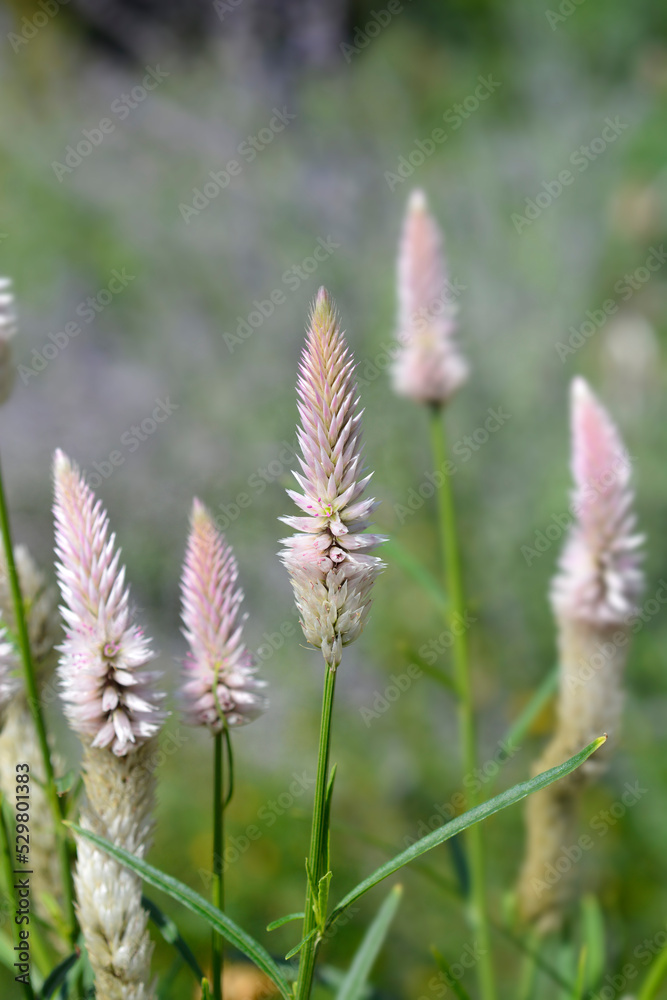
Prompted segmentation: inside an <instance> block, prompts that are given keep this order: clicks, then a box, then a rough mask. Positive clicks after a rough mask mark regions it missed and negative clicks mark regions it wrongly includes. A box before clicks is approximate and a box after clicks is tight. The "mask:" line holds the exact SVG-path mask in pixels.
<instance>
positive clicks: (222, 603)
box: [181, 500, 266, 733]
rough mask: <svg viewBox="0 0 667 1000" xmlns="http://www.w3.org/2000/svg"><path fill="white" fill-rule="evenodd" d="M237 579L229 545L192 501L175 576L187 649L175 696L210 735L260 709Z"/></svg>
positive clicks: (262, 703) (191, 720)
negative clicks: (183, 550) (180, 570)
mask: <svg viewBox="0 0 667 1000" xmlns="http://www.w3.org/2000/svg"><path fill="white" fill-rule="evenodd" d="M237 579H238V566H237V563H236V559H235V557H234V553H233V551H232V549H231V546H230V545H228V544H227V542H226V540H225V538H224V536H223V535H222V534H221V533H220V532H219V531H218V530H217V529H216V527H215V524H214V522H213V518H212V517H211V515H210V513H209V512H208V510H207V509H206V507H204V505H203V504H202V503H200V502H199V500H195V501H194V503H193V506H192V515H191V518H190V534H189V537H188V544H187V550H186V554H185V563H184V566H183V573H182V576H181V597H182V620H183V624H184V626H185V628H184V629H183V635H184V636H185V638H186V639H187V642H188V645H189V647H190V652H189V654H188V656H187V657H186V659H185V662H184V664H183V685H182V687H181V700H182V703H183V706H184V711H185V715H186V719H187V721H188V722H189V723H190V724H191V725H194V726H208V727H209V728H210V729H211V732H213V733H219V732H221V730H222V728H223V726H224V724H225V722H226V724H227V725H229V726H241V725H244V724H245V723H247V722H252V720H253V719H256V718H257V716H258V715H261V713H262V712H263V711H264V710H265V709H266V699H265V698H264V697H263V695H262V694H261V693H260V691H261V689H262V688H263V687H264V686H265V685H264V681H260V680H258V679H257V678H256V677H255V676H254V675H255V669H256V668H255V666H254V664H253V659H252V656H251V654H250V653H249V652H248V651H247V649H246V648H245V645H244V644H243V639H242V627H243V622H244V620H245V618H244V616H242V615H241V613H240V607H241V602H242V601H243V591H242V590H241V589H240V587H238V586H237ZM221 713H222V715H221ZM222 716H224V718H223V717H222Z"/></svg>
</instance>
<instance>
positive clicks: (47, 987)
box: [39, 951, 81, 1000]
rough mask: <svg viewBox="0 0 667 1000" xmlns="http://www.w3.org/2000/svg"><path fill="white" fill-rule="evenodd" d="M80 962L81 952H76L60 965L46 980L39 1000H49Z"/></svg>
mask: <svg viewBox="0 0 667 1000" xmlns="http://www.w3.org/2000/svg"><path fill="white" fill-rule="evenodd" d="M80 961H81V954H80V952H78V951H74V952H72V954H71V955H68V956H67V958H66V959H64V961H62V962H61V963H60V965H57V966H56V967H55V969H54V970H53V972H52V973H51V974H50V975H49V976H47V978H46V979H45V980H44V985H43V986H42V988H41V990H40V991H39V1000H48V998H49V997H52V996H53V995H54V993H55V992H56V990H58V989H59V988H60V987H61V986H62V985H63V983H64V982H65V980H66V979H67V973H68V972H69V971H70V969H73V968H74V966H75V965H76V964H77V962H80Z"/></svg>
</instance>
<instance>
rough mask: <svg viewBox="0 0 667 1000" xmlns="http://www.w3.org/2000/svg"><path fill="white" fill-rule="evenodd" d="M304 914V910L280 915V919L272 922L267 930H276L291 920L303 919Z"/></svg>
mask: <svg viewBox="0 0 667 1000" xmlns="http://www.w3.org/2000/svg"><path fill="white" fill-rule="evenodd" d="M304 916H305V914H304V913H303V911H302V912H301V913H288V914H287V916H285V917H278V919H277V920H274V921H273V922H272V923H270V924H269V926H268V927H267V928H266V929H267V931H276V930H278V928H279V927H282V926H283V924H289V922H290V921H291V920H303V918H304Z"/></svg>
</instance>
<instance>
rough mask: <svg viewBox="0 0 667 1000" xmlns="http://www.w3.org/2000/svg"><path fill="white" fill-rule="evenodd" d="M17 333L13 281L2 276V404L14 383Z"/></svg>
mask: <svg viewBox="0 0 667 1000" xmlns="http://www.w3.org/2000/svg"><path fill="white" fill-rule="evenodd" d="M15 333H16V314H15V312H14V296H13V294H12V282H11V280H10V279H9V278H0V405H1V404H2V403H5V402H6V401H7V400H8V398H9V396H10V394H11V391H12V386H13V385H14V366H13V365H12V363H11V360H12V359H11V346H10V341H11V339H12V337H13V336H14V334H15Z"/></svg>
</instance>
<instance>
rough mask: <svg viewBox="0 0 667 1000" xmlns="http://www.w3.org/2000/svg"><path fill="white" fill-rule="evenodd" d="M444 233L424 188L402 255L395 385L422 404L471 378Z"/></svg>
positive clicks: (414, 198) (414, 202)
mask: <svg viewBox="0 0 667 1000" xmlns="http://www.w3.org/2000/svg"><path fill="white" fill-rule="evenodd" d="M455 314H456V309H455V305H454V303H453V301H452V296H451V291H450V287H449V283H448V281H447V271H446V267H445V261H444V256H443V251H442V236H441V233H440V230H439V228H438V225H437V223H436V221H435V219H434V218H433V216H432V215H431V214H430V213H429V211H428V208H427V205H426V198H425V197H424V193H423V192H422V191H413V192H412V195H411V196H410V200H409V202H408V208H407V213H406V216H405V223H404V226H403V235H402V238H401V243H400V248H399V255H398V341H399V348H398V352H397V354H396V358H395V361H394V366H393V370H392V374H393V384H394V390H395V391H396V392H397V393H398V394H399V395H401V396H409V397H410V398H412V399H414V400H416V401H417V402H418V403H426V404H429V403H430V404H436V405H442V404H445V403H447V402H449V400H450V399H451V397H452V396H453V395H454V393H455V392H456V390H457V389H458V388H459V387H460V386H461V385H463V383H464V382H465V381H466V379H467V378H468V365H467V362H466V361H465V359H464V358H463V357H462V355H461V353H460V352H459V349H458V347H457V344H456V340H455V332H456V324H455V321H454V318H455Z"/></svg>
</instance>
